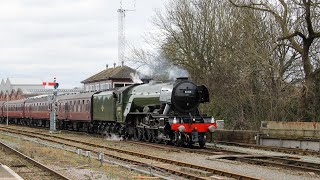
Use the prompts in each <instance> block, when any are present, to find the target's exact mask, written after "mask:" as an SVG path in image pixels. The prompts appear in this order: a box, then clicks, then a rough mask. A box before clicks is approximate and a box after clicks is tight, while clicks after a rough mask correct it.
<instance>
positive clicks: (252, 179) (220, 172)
mask: <svg viewBox="0 0 320 180" xmlns="http://www.w3.org/2000/svg"><path fill="white" fill-rule="evenodd" d="M0 129H2V130H9V131H10V130H13V131H16V132H14V133H18V134H22V135H27V136H34V137H35V138H39V139H43V140H49V141H52V142H53V141H55V140H52V139H49V138H46V137H44V135H45V136H48V134H44V133H38V132H31V131H26V130H21V129H20V130H15V129H12V128H9V127H1V128H0ZM23 132H25V133H32V134H37V135H39V136H36V135H30V134H24V133H23ZM50 137H52V138H58V139H61V140H65V141H70V142H72V143H79V144H84V145H87V146H89V147H95V148H102V149H107V150H110V151H115V152H118V153H123V154H129V155H133V156H138V157H142V158H145V159H151V160H156V161H159V162H163V163H168V164H174V165H177V166H183V167H189V168H193V169H198V170H202V171H206V172H211V173H213V174H215V175H221V176H225V177H231V178H236V179H245V180H256V179H259V178H256V177H251V176H247V175H241V174H237V173H233V172H228V171H224V170H219V169H215V168H210V167H203V166H200V165H196V164H191V163H186V162H182V161H176V160H172V159H166V158H161V157H156V156H152V155H147V154H142V153H139V152H134V151H129V150H123V149H119V148H114V147H109V146H105V145H99V144H94V143H90V142H85V141H80V140H75V139H70V138H65V137H60V136H56V135H50ZM57 143H61V142H57ZM70 146H73V147H75V145H70ZM106 155H108V156H109V155H110V156H113V158H116V159H120V160H123V161H125V160H126V159H124V158H122V157H120V156H115V155H112V154H110V153H108V151H106ZM130 161H132V160H130ZM138 163H141V162H138ZM157 168H163V167H160V166H159V167H157ZM168 170H169V171H172V169H168ZM172 173H175V172H172ZM176 173H177V174H186V176H189V177H187V178H191V177H190V174H188V173H184V172H176ZM198 178H201V177H196V179H198ZM192 179H193V178H192Z"/></svg>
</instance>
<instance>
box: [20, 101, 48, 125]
mask: <svg viewBox="0 0 320 180" xmlns="http://www.w3.org/2000/svg"><path fill="white" fill-rule="evenodd" d="M50 107H51V105H50V103H48V96H47V95H43V96H36V97H32V98H29V99H27V100H26V101H25V107H24V108H25V110H24V111H25V123H27V124H36V125H37V126H49V118H50V113H49V109H50Z"/></svg>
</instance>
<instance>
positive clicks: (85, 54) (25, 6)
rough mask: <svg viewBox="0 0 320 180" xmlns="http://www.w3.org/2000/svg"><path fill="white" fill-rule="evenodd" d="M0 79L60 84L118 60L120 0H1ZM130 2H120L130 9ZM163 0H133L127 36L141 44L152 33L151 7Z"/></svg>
mask: <svg viewBox="0 0 320 180" xmlns="http://www.w3.org/2000/svg"><path fill="white" fill-rule="evenodd" d="M0 2H1V3H0V4H1V6H0V27H1V28H0V63H1V65H0V79H2V78H7V77H16V78H19V77H23V78H25V77H30V78H39V79H41V80H43V81H52V80H53V78H54V77H56V78H57V81H58V82H59V83H60V87H61V88H72V87H75V86H80V85H81V84H80V81H82V80H84V79H86V78H87V77H89V76H91V75H93V74H95V73H97V72H99V71H101V70H103V69H104V68H105V65H106V64H109V67H110V66H112V64H113V63H114V62H118V59H117V58H118V43H117V38H118V14H117V9H118V8H119V7H120V0H0ZM133 2H134V1H133V0H131V1H130V0H123V6H124V7H125V8H127V9H132V8H133V6H134V3H133ZM166 2H167V0H136V11H135V12H127V13H126V25H125V26H126V40H127V41H128V43H129V44H141V43H143V41H142V36H143V34H145V33H148V32H150V31H156V27H154V26H153V25H152V22H151V20H152V18H153V17H154V16H155V9H159V10H161V9H163V7H164V4H165V3H166Z"/></svg>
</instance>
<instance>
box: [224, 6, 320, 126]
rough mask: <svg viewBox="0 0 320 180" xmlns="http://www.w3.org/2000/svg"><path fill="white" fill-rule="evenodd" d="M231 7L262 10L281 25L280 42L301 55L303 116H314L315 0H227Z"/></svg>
mask: <svg viewBox="0 0 320 180" xmlns="http://www.w3.org/2000/svg"><path fill="white" fill-rule="evenodd" d="M229 1H230V2H231V3H232V4H233V5H234V6H236V7H239V8H248V9H253V10H256V11H261V12H265V13H267V14H269V15H271V16H273V17H274V19H275V22H276V23H277V25H278V26H279V27H280V30H281V31H280V36H279V38H278V41H279V43H283V42H284V43H286V42H287V44H285V45H287V46H289V47H290V48H292V49H294V51H295V52H297V53H298V54H300V56H301V58H300V59H301V62H302V69H303V73H304V81H303V88H302V94H301V95H302V106H301V107H302V114H303V116H304V118H312V119H314V120H315V119H316V116H317V115H316V113H315V109H317V108H319V105H317V104H315V103H317V102H316V101H315V89H316V88H317V87H316V84H317V82H316V81H317V77H319V75H320V68H319V67H318V63H317V62H315V60H313V59H310V57H312V56H313V55H312V54H313V53H312V51H314V50H315V47H316V46H314V44H315V41H316V40H317V39H318V38H319V37H320V31H319V28H320V26H319V20H320V19H319V18H320V16H319V15H320V14H319V12H320V9H319V8H320V3H319V1H318V0H287V1H286V0H278V1H267V0H256V1H251V0H250V1H246V0H238V1H234V0H229Z"/></svg>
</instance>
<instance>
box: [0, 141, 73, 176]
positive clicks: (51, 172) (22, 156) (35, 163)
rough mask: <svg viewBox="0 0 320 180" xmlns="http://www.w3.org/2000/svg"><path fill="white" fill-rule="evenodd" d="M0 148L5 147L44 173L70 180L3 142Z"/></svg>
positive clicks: (0, 143)
mask: <svg viewBox="0 0 320 180" xmlns="http://www.w3.org/2000/svg"><path fill="white" fill-rule="evenodd" d="M0 146H1V147H3V148H5V149H7V150H9V151H10V152H13V153H14V154H16V155H17V156H19V157H21V158H23V159H25V160H27V161H28V162H29V163H31V164H33V165H35V166H37V167H38V168H40V169H42V170H44V171H47V172H49V173H50V174H51V175H53V176H56V177H57V178H59V179H64V180H70V179H69V178H68V177H66V176H64V175H62V174H60V173H59V172H57V171H54V170H52V169H50V168H49V167H47V166H45V165H44V164H42V163H40V162H38V161H36V160H34V159H32V158H30V157H28V156H27V155H25V154H23V153H22V152H19V151H17V150H15V149H13V148H12V147H10V146H8V145H6V144H5V143H3V142H0Z"/></svg>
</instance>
